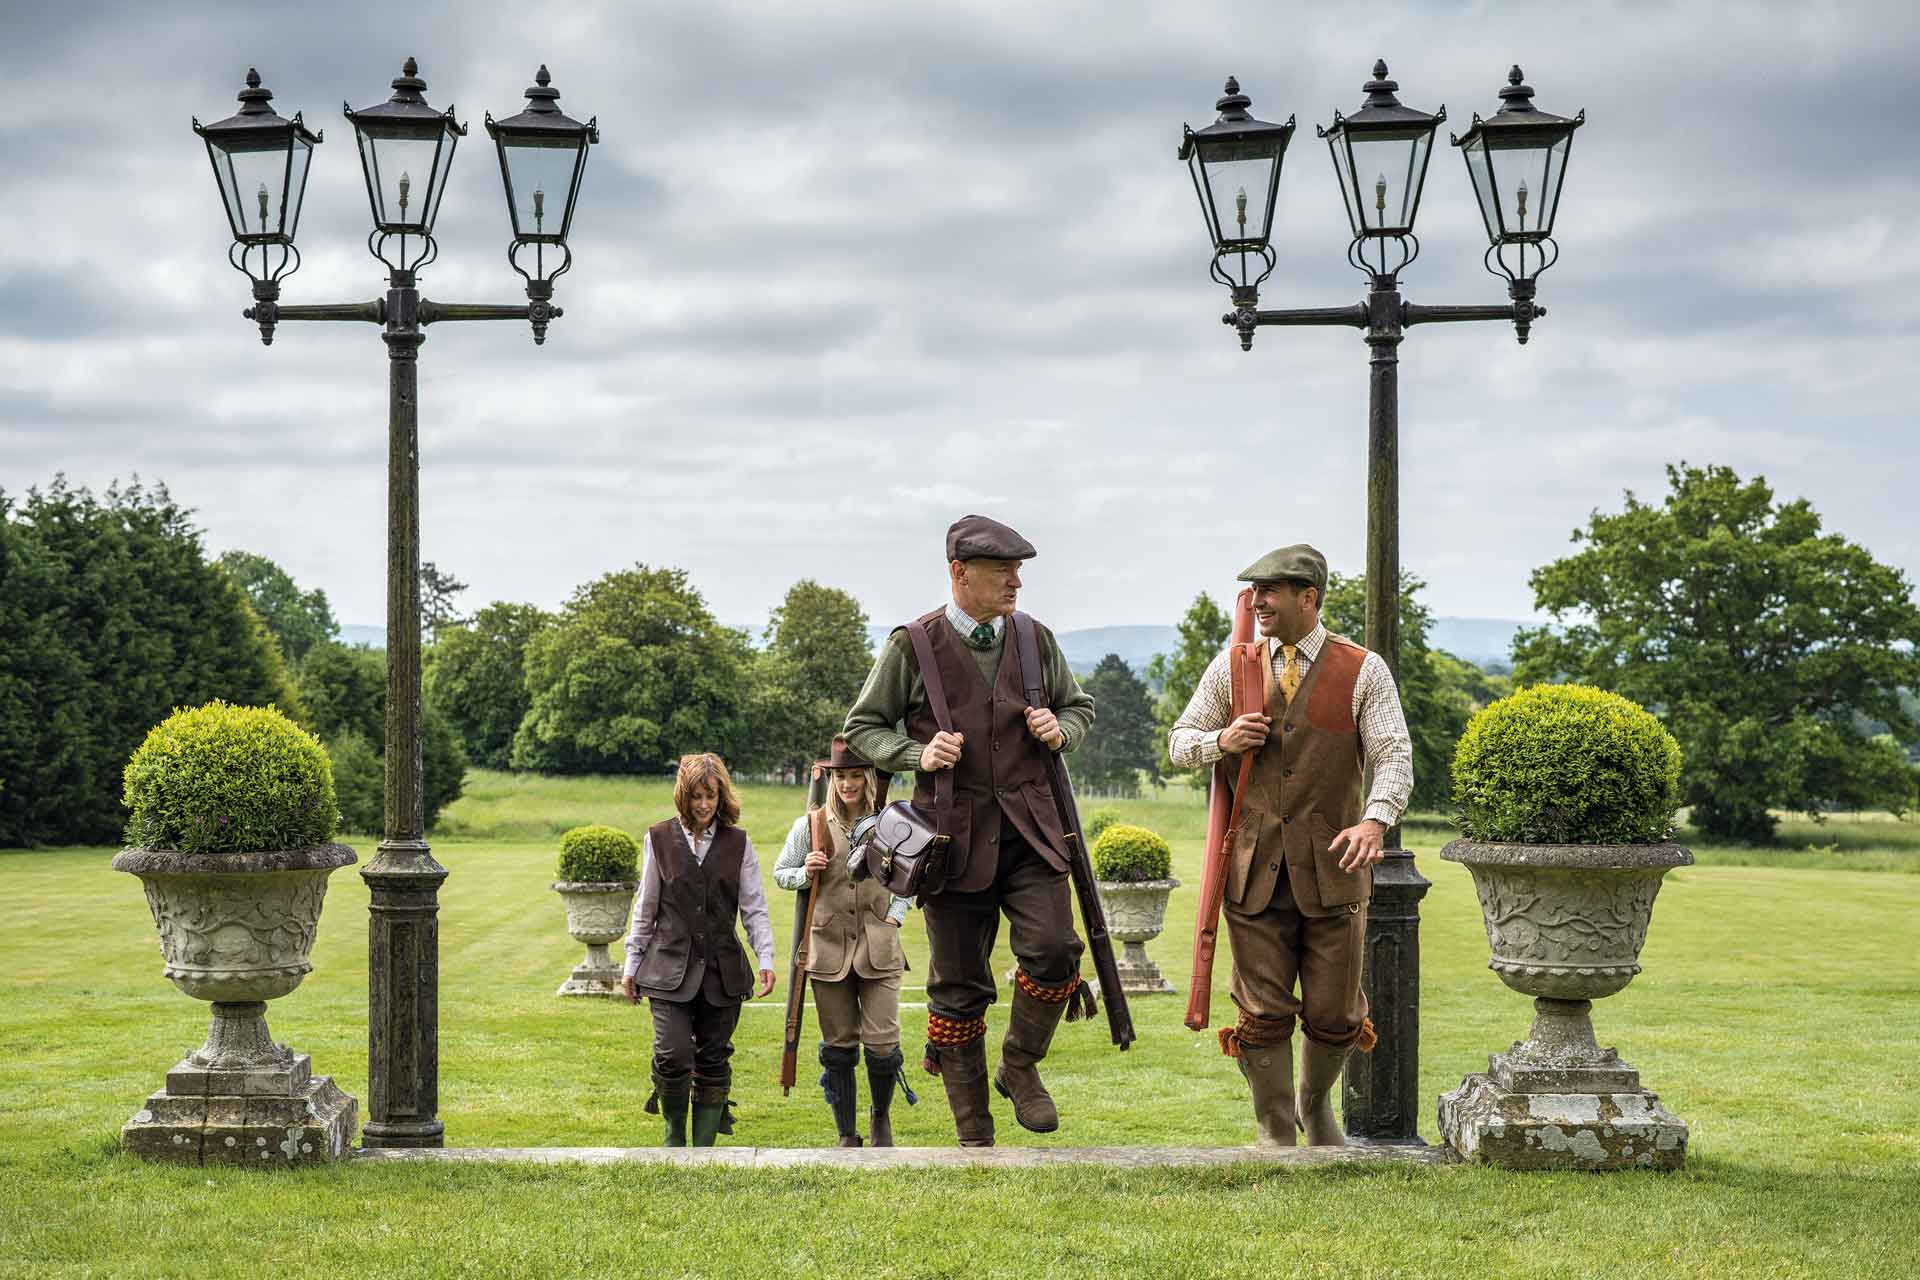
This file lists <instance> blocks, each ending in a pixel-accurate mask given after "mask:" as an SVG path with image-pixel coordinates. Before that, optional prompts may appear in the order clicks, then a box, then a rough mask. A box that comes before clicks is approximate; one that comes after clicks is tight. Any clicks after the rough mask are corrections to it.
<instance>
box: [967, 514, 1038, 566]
mask: <svg viewBox="0 0 1920 1280" xmlns="http://www.w3.org/2000/svg"><path fill="white" fill-rule="evenodd" d="M1039 554H1040V553H1039V552H1037V551H1035V550H1034V549H1033V544H1032V543H1031V542H1028V541H1027V540H1026V539H1025V538H1023V537H1021V536H1020V535H1019V534H1017V533H1015V532H1014V531H1013V530H1012V529H1009V528H1008V527H1007V526H1006V525H1004V524H1001V523H1000V522H999V521H998V520H992V519H989V518H988V517H986V516H961V517H960V518H959V519H958V520H955V521H954V522H953V523H952V524H951V525H949V526H948V527H947V559H949V560H1031V559H1033V558H1034V557H1035V556H1036V555H1039Z"/></svg>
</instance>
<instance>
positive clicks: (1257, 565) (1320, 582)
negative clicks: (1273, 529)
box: [1240, 542, 1327, 595]
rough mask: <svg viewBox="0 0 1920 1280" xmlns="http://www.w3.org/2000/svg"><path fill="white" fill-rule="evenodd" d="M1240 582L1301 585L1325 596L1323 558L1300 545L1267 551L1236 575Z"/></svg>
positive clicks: (1307, 547)
mask: <svg viewBox="0 0 1920 1280" xmlns="http://www.w3.org/2000/svg"><path fill="white" fill-rule="evenodd" d="M1240 581H1242V582H1305V583H1308V584H1309V585H1311V586H1315V587H1318V588H1320V594H1321V595H1325V594H1326V593H1327V558H1326V557H1325V556H1323V555H1321V554H1320V553H1319V552H1318V551H1316V550H1314V549H1313V548H1312V547H1310V546H1308V545H1307V544H1306V543H1304V542H1296V543H1294V544H1293V545H1292V546H1290V547H1281V548H1280V549H1279V550H1278V551H1269V552H1267V554H1265V555H1263V556H1261V557H1260V558H1259V559H1258V560H1255V561H1254V562H1253V563H1252V564H1250V565H1248V566H1247V567H1246V568H1244V569H1242V570H1241V571H1240Z"/></svg>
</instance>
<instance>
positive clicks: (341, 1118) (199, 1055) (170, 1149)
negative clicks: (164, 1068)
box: [120, 1001, 359, 1165]
mask: <svg viewBox="0 0 1920 1280" xmlns="http://www.w3.org/2000/svg"><path fill="white" fill-rule="evenodd" d="M266 1007H267V1006H266V1004H265V1002H264V1001H251V1002H239V1003H224V1002H223V1003H218V1004H215V1005H214V1006H213V1024H212V1026H211V1027H210V1028H209V1030H208V1032H207V1043H206V1044H204V1045H202V1046H201V1047H200V1048H199V1049H197V1050H195V1051H194V1052H193V1053H190V1054H188V1055H187V1056H186V1057H185V1058H183V1059H182V1060H181V1061H180V1062H179V1064H178V1065H176V1066H175V1067H174V1068H173V1070H171V1071H169V1072H167V1083H166V1087H165V1088H163V1089H161V1090H160V1091H159V1092H158V1093H155V1094H153V1095H152V1096H151V1097H149V1098H148V1099H147V1104H146V1106H144V1107H142V1108H140V1110H139V1111H137V1112H135V1113H134V1115H133V1118H132V1119H130V1120H128V1121H127V1123H126V1124H125V1125H124V1126H123V1127H122V1128H121V1130H120V1143H121V1145H122V1146H123V1147H125V1148H126V1149H127V1150H128V1151H131V1152H132V1153H134V1154H135V1155H138V1156H144V1157H145V1158H147V1159H150V1160H169V1161H173V1162H176V1163H179V1164H245V1165H259V1164H317V1163H321V1162H324V1161H328V1160H339V1159H342V1158H344V1157H345V1156H346V1155H347V1149H348V1148H349V1147H350V1146H352V1144H353V1136H354V1132H355V1130H356V1128H357V1126H358V1122H359V1107H358V1105H357V1104H356V1103H355V1102H354V1100H353V1099H352V1098H351V1097H349V1096H348V1095H347V1094H345V1093H343V1092H341V1091H340V1089H339V1087H338V1086H337V1085H335V1084H334V1083H333V1078H332V1077H331V1076H316V1075H314V1074H313V1063H312V1060H311V1059H310V1058H308V1057H307V1055H306V1054H304V1053H293V1052H291V1051H290V1050H288V1049H287V1047H286V1046H285V1045H276V1044H274V1043H273V1042H272V1040H271V1039H268V1038H267V1036H266V1029H267V1026H266V1018H265V1016H264V1015H265V1013H266Z"/></svg>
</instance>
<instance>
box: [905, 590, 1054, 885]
mask: <svg viewBox="0 0 1920 1280" xmlns="http://www.w3.org/2000/svg"><path fill="white" fill-rule="evenodd" d="M919 621H920V623H921V625H922V626H924V627H926V629H927V635H928V637H929V639H930V640H931V642H932V647H933V659H934V661H935V662H937V663H939V664H940V675H941V679H942V681H943V682H944V683H945V685H946V690H947V702H948V707H947V710H948V712H949V713H950V714H951V715H952V717H953V728H954V732H956V733H958V734H960V735H961V737H962V738H964V739H965V743H964V745H963V746H962V747H961V749H960V760H959V763H957V764H956V765H954V767H953V769H954V778H953V822H952V826H953V829H952V830H951V831H949V832H947V835H948V836H949V837H950V839H949V841H948V844H947V856H946V879H945V881H944V883H942V884H940V885H938V886H930V887H929V892H936V893H973V892H977V891H978V890H981V889H985V888H987V887H988V886H989V885H991V884H992V883H993V881H994V877H995V876H996V875H997V874H998V872H999V870H1000V825H1001V822H1002V821H1003V820H1004V821H1005V822H1007V823H1008V824H1010V825H1011V826H1012V827H1013V829H1014V830H1015V831H1018V832H1019V833H1020V835H1021V836H1022V838H1024V839H1025V840H1026V842H1027V843H1028V844H1030V845H1032V846H1033V848H1034V850H1035V852H1037V853H1038V854H1039V855H1040V856H1041V857H1042V858H1044V859H1046V861H1047V865H1048V866H1050V867H1052V868H1053V869H1054V870H1055V871H1058V872H1061V873H1063V874H1064V873H1065V872H1066V870H1067V854H1066V851H1067V839H1066V834H1065V833H1064V832H1063V831H1061V829H1060V811H1059V809H1058V808H1057V807H1056V806H1055V804H1054V800H1053V788H1052V786H1051V785H1049V784H1048V782H1047V756H1046V752H1047V750H1048V748H1047V746H1046V744H1044V743H1042V742H1041V741H1040V740H1039V739H1038V738H1036V737H1034V736H1033V735H1032V734H1031V733H1029V732H1027V695H1026V692H1025V689H1026V686H1025V685H1024V684H1023V683H1022V681H1021V679H1020V675H1021V672H1020V657H1019V654H1018V652H1017V651H1016V650H1017V646H1015V645H1014V644H1013V641H1012V637H1011V636H1010V635H1003V637H1002V643H1003V644H1004V645H1005V648H1004V649H1003V650H1002V652H1001V655H1000V670H999V672H998V674H997V676H996V677H995V679H994V683H993V687H992V688H991V689H989V688H988V687H987V683H986V681H985V680H984V679H982V678H981V675H980V665H979V664H978V663H977V662H975V661H974V658H973V651H972V650H971V649H969V648H968V647H967V642H966V641H965V640H963V639H962V638H961V636H960V633H959V632H957V631H955V630H954V629H953V624H952V623H950V622H948V621H947V611H946V610H945V609H944V608H941V609H935V610H934V611H933V612H932V613H929V614H926V615H924V616H923V617H921V618H920V620H919ZM1040 630H1041V634H1042V635H1043V636H1044V637H1045V638H1046V639H1047V640H1048V641H1049V642H1051V641H1052V633H1051V632H1049V631H1047V629H1046V628H1045V627H1041V628H1040ZM908 652H909V654H911V653H912V650H909V651H908ZM916 669H917V665H916ZM1043 678H1044V677H1043ZM923 683H924V681H923ZM1048 694H1049V696H1051V694H1052V690H1048ZM938 732H940V726H939V724H938V723H936V722H935V720H934V718H933V711H932V709H931V708H930V707H929V706H928V705H927V704H926V703H925V702H924V701H922V702H921V704H920V705H919V706H916V707H913V708H911V709H909V710H908V712H907V718H906V733H907V736H908V737H910V738H912V739H914V740H915V741H916V742H927V741H930V740H931V739H932V738H933V735H934V734H936V733H938ZM933 780H934V775H933V774H931V773H925V772H922V773H917V774H915V775H914V784H913V802H914V804H915V805H916V806H918V807H919V808H920V810H921V811H922V812H923V813H929V814H930V813H933V812H934V811H935V808H936V803H935V797H934V788H933Z"/></svg>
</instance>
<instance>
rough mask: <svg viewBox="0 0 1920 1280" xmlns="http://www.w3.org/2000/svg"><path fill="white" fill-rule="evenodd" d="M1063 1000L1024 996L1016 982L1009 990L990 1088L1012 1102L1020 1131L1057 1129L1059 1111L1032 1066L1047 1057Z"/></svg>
mask: <svg viewBox="0 0 1920 1280" xmlns="http://www.w3.org/2000/svg"><path fill="white" fill-rule="evenodd" d="M1066 1008H1067V1001H1066V1000H1065V999H1061V1000H1057V1001H1046V1000H1041V999H1038V998H1036V997H1034V996H1032V995H1030V994H1028V992H1027V989H1026V987H1025V986H1022V985H1020V984H1019V983H1018V982H1017V981H1016V984H1015V986H1014V989H1013V1008H1012V1010H1011V1012H1010V1014H1009V1016H1008V1018H1007V1037H1006V1039H1005V1040H1003V1041H1002V1042H1001V1044H1000V1070H999V1071H998V1072H996V1073H995V1074H994V1077H993V1087H994V1088H995V1089H998V1090H999V1091H1000V1096H1001V1097H1003V1098H1006V1099H1008V1100H1009V1101H1011V1102H1012V1103H1013V1118H1014V1119H1015V1120H1018V1121H1019V1122H1020V1127H1021V1128H1022V1129H1028V1130H1031V1131H1032V1132H1034V1133H1052V1132H1053V1131H1054V1130H1055V1129H1058V1128H1059V1127H1060V1112H1059V1110H1058V1108H1056V1107H1055V1106H1054V1105H1053V1095H1052V1094H1050V1093H1048V1092H1047V1086H1046V1085H1044V1084H1042V1083H1041V1082H1040V1073H1039V1072H1038V1071H1036V1070H1034V1064H1035V1063H1036V1062H1039V1061H1040V1059H1042V1058H1044V1057H1046V1056H1047V1049H1048V1047H1049V1046H1051V1045H1052V1043H1053V1032H1054V1029H1055V1028H1056V1027H1058V1026H1059V1025H1060V1015H1061V1014H1063V1013H1065V1012H1066Z"/></svg>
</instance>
